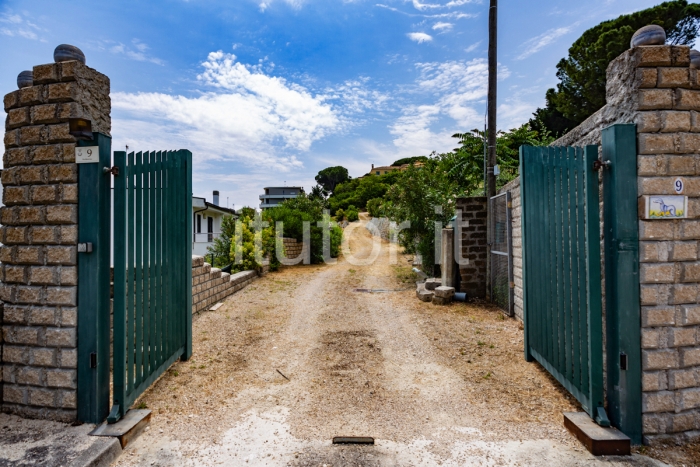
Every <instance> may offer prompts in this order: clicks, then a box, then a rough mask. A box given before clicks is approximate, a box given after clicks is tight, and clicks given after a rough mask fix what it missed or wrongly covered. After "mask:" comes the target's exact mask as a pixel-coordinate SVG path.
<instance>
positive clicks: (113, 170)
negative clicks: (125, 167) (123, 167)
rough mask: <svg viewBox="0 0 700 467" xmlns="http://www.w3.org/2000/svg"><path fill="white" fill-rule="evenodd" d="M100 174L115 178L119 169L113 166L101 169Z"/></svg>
mask: <svg viewBox="0 0 700 467" xmlns="http://www.w3.org/2000/svg"><path fill="white" fill-rule="evenodd" d="M102 172H104V173H106V174H112V175H114V176H115V177H116V176H118V175H119V167H117V166H114V167H102Z"/></svg>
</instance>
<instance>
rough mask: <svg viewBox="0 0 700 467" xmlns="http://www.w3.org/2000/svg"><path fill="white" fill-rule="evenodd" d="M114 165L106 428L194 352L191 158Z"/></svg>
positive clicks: (125, 160)
mask: <svg viewBox="0 0 700 467" xmlns="http://www.w3.org/2000/svg"><path fill="white" fill-rule="evenodd" d="M114 160H115V166H116V167H117V168H118V170H119V174H118V175H117V176H116V177H115V183H114V361H113V368H114V370H113V382H114V398H113V406H112V412H111V413H110V415H109V417H108V421H109V422H110V423H113V422H115V421H117V420H119V418H121V417H122V416H123V415H124V414H125V413H126V411H127V410H128V409H129V406H130V405H131V404H132V403H133V402H134V401H135V400H136V398H137V397H138V396H139V395H140V394H141V393H142V392H143V391H144V390H146V389H147V388H148V387H149V386H150V385H151V384H152V383H153V382H154V381H155V380H156V379H157V378H158V377H159V376H160V375H161V374H162V373H163V372H164V371H165V370H166V369H167V368H168V367H169V366H170V365H171V364H172V363H173V362H174V361H175V360H177V359H178V358H183V359H187V358H189V356H190V355H191V352H192V316H191V310H192V306H191V303H192V219H191V217H192V153H190V152H189V151H185V150H183V151H163V152H144V153H141V152H138V153H133V152H132V153H129V154H128V155H127V154H126V153H125V152H115V153H114Z"/></svg>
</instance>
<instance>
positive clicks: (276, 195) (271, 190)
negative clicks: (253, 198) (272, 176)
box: [260, 186, 304, 210]
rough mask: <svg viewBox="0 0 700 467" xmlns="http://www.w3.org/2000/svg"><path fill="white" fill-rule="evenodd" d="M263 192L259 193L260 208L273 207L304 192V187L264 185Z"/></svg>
mask: <svg viewBox="0 0 700 467" xmlns="http://www.w3.org/2000/svg"><path fill="white" fill-rule="evenodd" d="M264 190H265V194H264V195H260V209H262V210H265V209H269V208H274V207H275V206H277V205H279V204H282V203H283V202H284V201H286V200H288V199H293V198H296V197H297V196H299V195H300V194H302V193H304V187H300V186H270V187H266V188H265V189H264Z"/></svg>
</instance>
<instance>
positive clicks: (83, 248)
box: [78, 242, 92, 253]
mask: <svg viewBox="0 0 700 467" xmlns="http://www.w3.org/2000/svg"><path fill="white" fill-rule="evenodd" d="M78 253H92V243H91V242H87V243H78Z"/></svg>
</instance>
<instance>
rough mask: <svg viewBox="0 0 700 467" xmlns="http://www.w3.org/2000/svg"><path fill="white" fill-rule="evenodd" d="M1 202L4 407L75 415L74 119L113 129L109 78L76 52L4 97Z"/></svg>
mask: <svg viewBox="0 0 700 467" xmlns="http://www.w3.org/2000/svg"><path fill="white" fill-rule="evenodd" d="M4 106H5V111H6V112H7V118H6V120H5V138H4V141H5V154H4V156H3V162H4V170H3V173H2V184H3V186H4V193H3V202H4V204H5V206H4V207H3V208H2V209H1V210H0V223H1V224H2V227H1V228H0V242H1V243H2V244H3V246H2V247H1V248H0V261H1V262H2V265H1V266H0V280H1V281H2V283H1V284H0V299H1V300H2V301H3V302H4V313H3V319H2V342H1V344H2V354H1V355H2V383H3V384H2V410H3V411H4V412H9V413H17V414H20V415H24V416H27V417H35V418H47V419H55V420H64V421H72V420H75V417H76V387H77V375H76V356H77V350H76V345H77V342H76V339H77V335H76V325H77V277H78V274H77V258H76V256H77V240H78V204H77V203H78V168H77V165H76V164H75V143H76V140H75V139H74V138H73V136H71V135H70V133H69V126H68V119H70V118H76V117H81V118H87V119H90V120H92V122H93V127H92V128H93V131H98V132H102V133H104V134H107V135H109V134H110V125H111V123H110V98H109V79H108V78H107V77H106V76H104V75H102V74H101V73H98V72H97V71H95V70H93V69H91V68H88V67H86V66H84V65H82V64H80V63H78V62H64V63H60V64H58V63H52V64H48V65H39V66H36V67H34V85H33V86H30V87H27V88H23V89H20V90H17V91H14V92H11V93H9V94H7V95H6V96H5V98H4Z"/></svg>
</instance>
